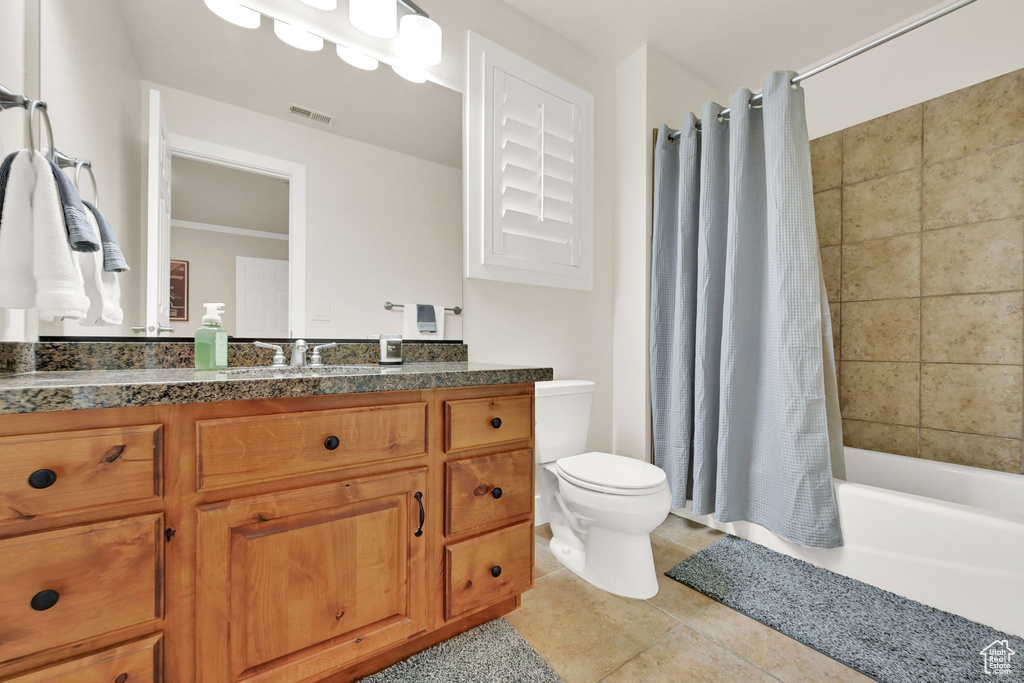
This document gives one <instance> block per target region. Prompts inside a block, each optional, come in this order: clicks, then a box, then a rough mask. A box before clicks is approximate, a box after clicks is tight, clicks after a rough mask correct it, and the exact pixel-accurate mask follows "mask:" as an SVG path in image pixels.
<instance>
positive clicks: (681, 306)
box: [650, 71, 845, 548]
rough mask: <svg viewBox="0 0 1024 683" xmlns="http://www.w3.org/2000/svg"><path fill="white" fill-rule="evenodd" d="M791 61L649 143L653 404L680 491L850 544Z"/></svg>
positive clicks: (779, 527)
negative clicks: (674, 135) (844, 530)
mask: <svg viewBox="0 0 1024 683" xmlns="http://www.w3.org/2000/svg"><path fill="white" fill-rule="evenodd" d="M794 75H795V74H794V73H793V72H783V71H779V72H775V73H772V74H770V75H769V76H768V77H767V78H766V79H765V83H764V91H763V92H764V99H763V108H752V107H750V106H749V102H750V97H751V93H750V91H749V90H745V89H744V90H739V91H738V92H736V93H735V94H734V95H733V96H732V98H731V99H730V102H729V104H730V112H729V119H728V120H722V119H720V118H719V117H718V113H719V112H720V111H721V110H722V107H721V106H719V105H717V104H715V103H708V104H705V105H704V108H703V110H702V112H701V130H700V131H698V130H697V129H696V126H695V123H696V119H695V117H694V116H693V115H692V114H686V115H685V116H684V117H683V122H682V128H681V129H680V130H681V134H680V136H679V139H678V141H676V140H670V139H669V132H670V130H669V129H668V127H666V126H662V128H661V130H660V131H659V135H658V143H657V147H656V149H655V162H654V163H655V166H654V243H653V254H652V264H651V323H650V324H651V405H652V413H653V418H654V454H655V463H656V464H657V465H658V466H660V467H662V468H663V469H664V470H665V472H666V473H667V475H668V480H669V485H670V487H671V489H672V504H673V507H683V506H685V505H686V502H687V500H689V499H692V501H693V506H692V509H693V512H694V513H696V514H701V515H703V514H711V513H714V515H715V518H716V519H718V520H719V521H722V522H734V521H740V520H745V521H749V522H753V523H755V524H759V525H761V526H763V527H765V528H767V529H768V530H770V531H772V532H773V533H775V534H777V535H779V536H781V537H783V538H785V539H787V540H789V541H792V542H794V543H798V544H800V545H805V546H813V547H820V548H834V547H836V546H840V545H842V542H843V541H842V534H841V532H840V529H839V515H838V510H837V506H836V498H835V489H834V486H833V482H832V477H833V476H836V477H840V478H842V477H844V476H845V472H844V467H843V455H842V427H841V422H840V419H839V395H838V391H837V385H836V371H835V359H834V358H833V350H832V322H831V317H830V315H829V310H828V299H827V296H826V293H825V284H824V280H823V278H822V275H821V267H820V262H819V254H818V238H817V232H816V229H815V225H814V199H813V195H812V186H811V160H810V149H809V143H808V136H807V122H806V119H805V116H804V98H803V90H802V89H801V88H800V87H799V86H793V85H790V80H791V79H792V77H793V76H794Z"/></svg>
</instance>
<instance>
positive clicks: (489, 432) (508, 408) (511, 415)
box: [444, 396, 533, 451]
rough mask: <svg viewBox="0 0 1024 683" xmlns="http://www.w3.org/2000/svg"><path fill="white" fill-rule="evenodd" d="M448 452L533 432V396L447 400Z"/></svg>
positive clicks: (519, 439) (526, 437)
mask: <svg viewBox="0 0 1024 683" xmlns="http://www.w3.org/2000/svg"><path fill="white" fill-rule="evenodd" d="M444 418H445V451H460V450H465V449H467V448H479V447H482V446H493V445H495V444H502V443H509V442H512V441H522V440H524V439H529V438H530V437H531V436H532V435H533V396H495V397H493V398H470V399H463V400H459V401H445V404H444Z"/></svg>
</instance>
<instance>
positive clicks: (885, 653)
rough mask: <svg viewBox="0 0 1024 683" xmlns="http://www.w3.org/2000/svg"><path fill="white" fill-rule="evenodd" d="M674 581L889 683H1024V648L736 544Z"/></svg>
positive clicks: (724, 543) (730, 540)
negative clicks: (922, 682) (999, 671)
mask: <svg viewBox="0 0 1024 683" xmlns="http://www.w3.org/2000/svg"><path fill="white" fill-rule="evenodd" d="M665 574H666V576H668V577H670V578H673V579H675V580H676V581H679V582H680V583H684V584H686V585H687V586H690V587H691V588H694V589H696V590H698V591H700V592H701V593H704V594H705V595H707V596H708V597H710V598H713V599H714V600H717V601H718V602H721V603H722V604H723V605H726V606H727V607H731V608H732V609H734V610H736V611H737V612H740V613H742V614H745V615H747V616H748V617H751V618H753V619H756V620H757V621H760V622H761V623H762V624H765V625H766V626H770V627H771V628H773V629H775V630H776V631H779V632H780V633H783V634H785V635H787V636H789V637H790V638H793V639H794V640H797V641H799V642H801V643H803V644H805V645H808V646H810V647H812V648H814V649H815V650H817V651H818V652H821V653H822V654H825V655H828V656H829V657H831V658H832V659H835V660H836V661H838V662H841V663H843V664H845V665H846V666H849V667H850V668H853V669H856V670H858V671H860V672H861V673H863V674H866V675H868V676H871V677H872V678H874V679H876V680H878V681H882V682H883V683H905V682H917V681H927V682H928V683H961V681H999V682H1000V683H1007V682H1008V681H1024V638H1018V637H1015V636H1011V635H1007V634H1006V633H1001V632H999V631H997V630H995V629H993V628H990V627H988V626H985V625H983V624H979V623H977V622H973V621H970V620H968V619H964V618H963V617H959V616H956V615H955V614H950V613H949V612H943V611H942V610H937V609H935V608H933V607H928V606H927V605H922V604H921V603H919V602H915V601H913V600H908V599H907V598H904V597H901V596H899V595H896V594H895V593H890V592H889V591H885V590H882V589H881V588H876V587H874V586H871V585H868V584H866V583H862V582H860V581H856V580H855V579H851V578H848V577H845V576H841V575H839V574H836V573H835V572H830V571H828V570H827V569H820V568H818V567H815V566H814V565H812V564H810V563H808V562H804V561H802V560H797V559H795V558H792V557H789V556H788V555H783V554H781V553H777V552H775V551H773V550H769V549H768V548H765V547H764V546H762V545H758V544H756V543H751V542H750V541H744V540H743V539H740V538H736V537H735V536H724V537H723V538H721V539H720V540H718V541H716V542H715V543H713V544H711V545H710V546H708V547H707V548H705V549H704V550H702V551H700V552H699V553H696V554H694V555H691V556H690V557H688V558H687V559H685V560H683V561H682V562H680V563H679V564H677V565H676V566H675V567H673V568H672V569H670V570H669V571H667V572H665ZM1007 648H1008V649H1009V650H1011V651H1012V652H1013V653H1015V654H1010V655H1009V662H1008V664H1009V672H1008V673H1005V674H1002V675H1000V674H996V671H997V670H999V669H1001V668H1002V667H1005V666H1006V664H1007V662H1006V661H1005V659H1006V655H1007V653H1006V650H1007ZM983 651H985V654H982V652H983ZM986 667H989V668H988V671H990V672H991V673H986ZM994 674H995V675H994Z"/></svg>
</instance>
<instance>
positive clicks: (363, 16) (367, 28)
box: [348, 0, 398, 38]
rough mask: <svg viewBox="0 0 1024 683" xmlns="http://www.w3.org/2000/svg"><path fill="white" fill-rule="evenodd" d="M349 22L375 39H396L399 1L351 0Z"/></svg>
mask: <svg viewBox="0 0 1024 683" xmlns="http://www.w3.org/2000/svg"><path fill="white" fill-rule="evenodd" d="M348 20H349V21H350V22H351V23H352V25H353V26H355V27H356V28H357V29H359V30H360V31H362V32H363V33H366V34H367V35H371V36H373V37H375V38H394V37H395V34H396V33H397V32H398V1H397V0H349V2H348Z"/></svg>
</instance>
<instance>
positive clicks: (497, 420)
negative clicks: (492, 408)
mask: <svg viewBox="0 0 1024 683" xmlns="http://www.w3.org/2000/svg"><path fill="white" fill-rule="evenodd" d="M491 426H492V427H494V428H495V429H500V428H501V418H500V417H496V418H494V419H493V420H491Z"/></svg>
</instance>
